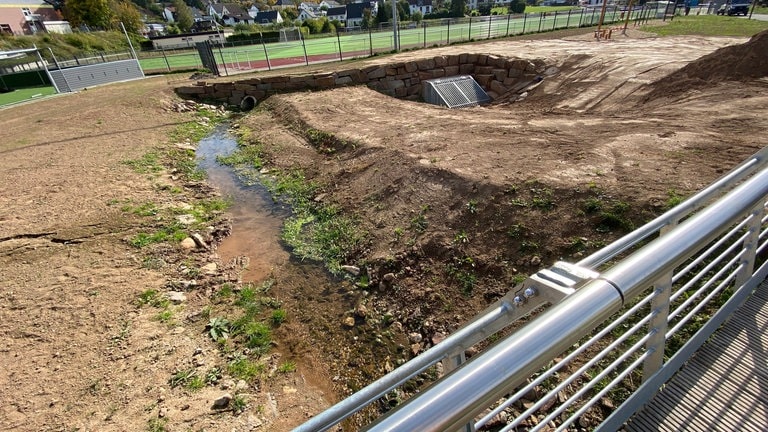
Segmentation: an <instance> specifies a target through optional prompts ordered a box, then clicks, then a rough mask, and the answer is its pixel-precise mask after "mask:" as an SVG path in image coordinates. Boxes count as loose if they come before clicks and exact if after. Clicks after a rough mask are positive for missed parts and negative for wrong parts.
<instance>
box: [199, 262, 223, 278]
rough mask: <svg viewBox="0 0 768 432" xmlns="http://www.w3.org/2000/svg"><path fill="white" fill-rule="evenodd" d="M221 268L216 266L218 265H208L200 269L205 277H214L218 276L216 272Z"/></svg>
mask: <svg viewBox="0 0 768 432" xmlns="http://www.w3.org/2000/svg"><path fill="white" fill-rule="evenodd" d="M218 268H219V267H218V266H217V265H216V263H208V264H206V265H204V266H202V267H200V272H202V273H203V274H205V275H213V274H216V270H217V269H218Z"/></svg>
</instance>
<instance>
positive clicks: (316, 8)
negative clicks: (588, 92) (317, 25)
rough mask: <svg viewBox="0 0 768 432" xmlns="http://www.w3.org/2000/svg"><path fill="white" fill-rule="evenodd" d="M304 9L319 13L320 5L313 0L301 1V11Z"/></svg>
mask: <svg viewBox="0 0 768 432" xmlns="http://www.w3.org/2000/svg"><path fill="white" fill-rule="evenodd" d="M302 10H306V11H310V12H312V13H314V14H316V15H317V14H318V12H319V11H320V5H319V4H318V3H312V2H301V4H299V11H302Z"/></svg>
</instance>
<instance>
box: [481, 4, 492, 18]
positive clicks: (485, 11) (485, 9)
mask: <svg viewBox="0 0 768 432" xmlns="http://www.w3.org/2000/svg"><path fill="white" fill-rule="evenodd" d="M491 9H493V3H491V2H482V3H478V4H477V11H478V12H480V15H482V16H488V15H490V14H491Z"/></svg>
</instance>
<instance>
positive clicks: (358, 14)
mask: <svg viewBox="0 0 768 432" xmlns="http://www.w3.org/2000/svg"><path fill="white" fill-rule="evenodd" d="M365 9H371V10H373V8H372V7H371V3H370V2H365V3H350V4H348V5H347V19H355V18H362V17H363V10H365Z"/></svg>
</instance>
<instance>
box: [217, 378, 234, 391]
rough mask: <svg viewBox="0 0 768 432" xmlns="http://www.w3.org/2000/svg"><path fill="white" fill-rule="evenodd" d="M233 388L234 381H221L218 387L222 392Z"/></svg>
mask: <svg viewBox="0 0 768 432" xmlns="http://www.w3.org/2000/svg"><path fill="white" fill-rule="evenodd" d="M234 386H235V381H234V380H231V379H227V380H223V381H222V382H221V384H220V385H219V387H220V388H221V389H222V390H229V389H231V388H232V387H234Z"/></svg>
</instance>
